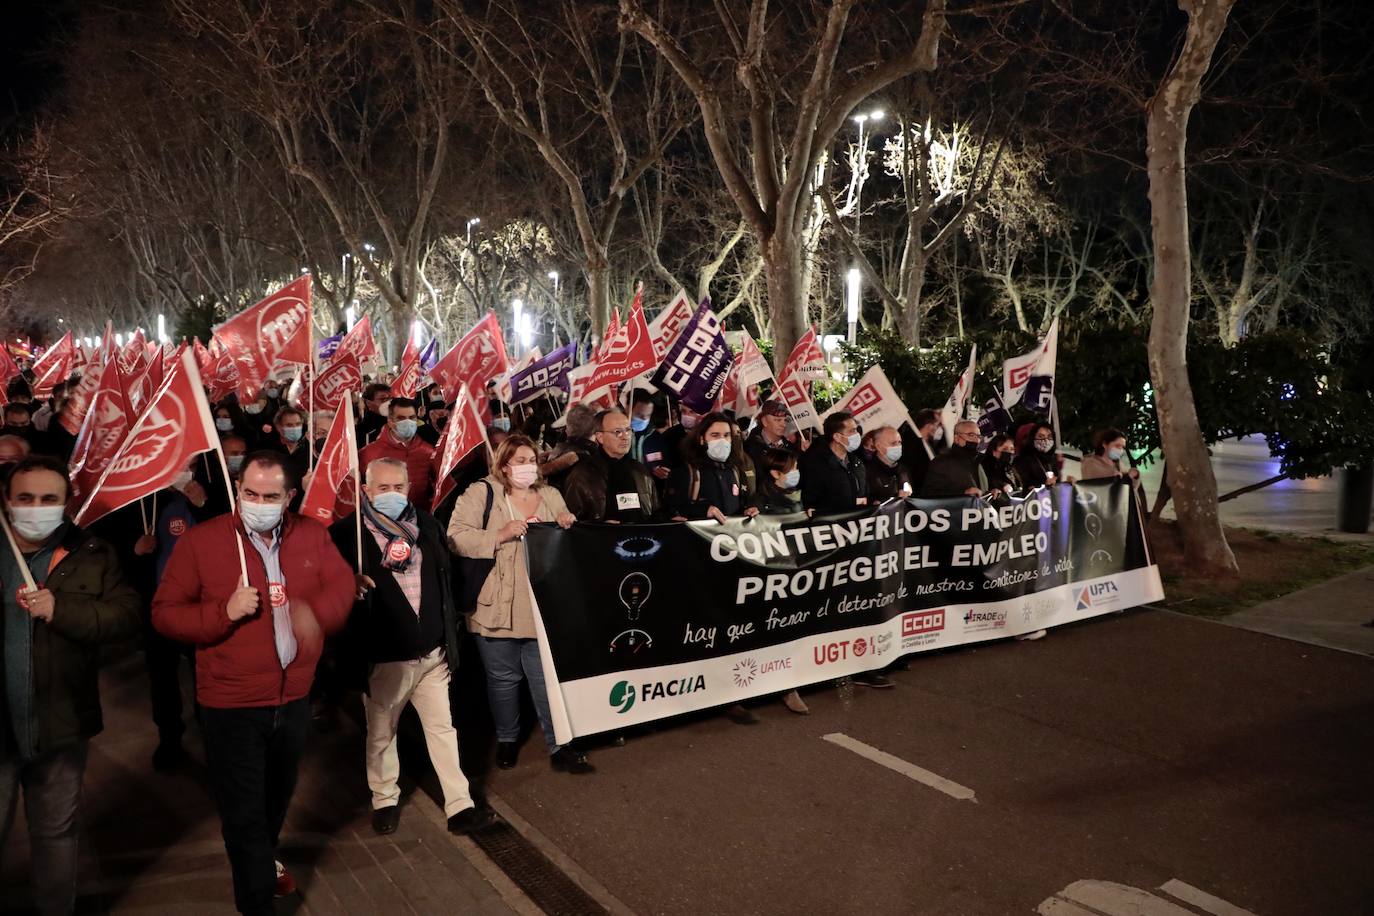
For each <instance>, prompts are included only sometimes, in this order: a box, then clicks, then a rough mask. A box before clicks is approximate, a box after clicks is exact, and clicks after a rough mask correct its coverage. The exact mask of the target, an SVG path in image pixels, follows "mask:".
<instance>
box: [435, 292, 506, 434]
mask: <svg viewBox="0 0 1374 916" xmlns="http://www.w3.org/2000/svg"><path fill="white" fill-rule="evenodd" d="M509 369H510V360H509V358H508V357H507V356H506V341H505V338H503V337H502V336H501V325H500V323H499V322H498V321H497V320H496V313H495V312H487V317H485V318H483V319H482V320H481V321H479V322H477V324H476V326H475V327H473V329H472V330H471V331H468V332H467V333H466V334H464V335H463V339H462V340H460V341H458V342H457V343H456V344H454V345H453V349H452V350H449V351H448V352H447V353H445V354H444V356H443V358H442V359H440V360H439V361H438V362H437V363H435V364H434V368H433V369H430V370H429V375H430V378H432V379H434V381H436V382H438V383H439V387H440V388H441V389H442V390H443V392H444V400H446V401H457V400H458V392H459V391H460V390H463V389H466V390H467V391H469V392H471V393H472V395H473V397H474V399H480V401H481V410H482V414H483V416H485V415H486V412H487V411H486V403H487V401H486V397H485V395H484V393H483V392H484V391H485V390H486V384H487V382H489V381H491V380H492V379H494V378H496V377H497V376H498V375H500V374H501V373H502V372H506V371H509Z"/></svg>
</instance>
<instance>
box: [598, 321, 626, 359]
mask: <svg viewBox="0 0 1374 916" xmlns="http://www.w3.org/2000/svg"><path fill="white" fill-rule="evenodd" d="M619 333H620V309H612V310H611V320H610V321H609V322H607V323H606V333H605V334H604V335H603V336H602V338H601V346H599V347H597V348H596V360H597V362H600V361H601V357H603V356H605V355H606V352H607V350H609V349H610V346H611V341H612V340H614V339H615V335H616V334H619Z"/></svg>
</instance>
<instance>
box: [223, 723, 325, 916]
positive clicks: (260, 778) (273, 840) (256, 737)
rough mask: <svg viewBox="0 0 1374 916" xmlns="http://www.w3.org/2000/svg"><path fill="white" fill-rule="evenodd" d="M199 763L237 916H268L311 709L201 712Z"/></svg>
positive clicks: (271, 909) (271, 910)
mask: <svg viewBox="0 0 1374 916" xmlns="http://www.w3.org/2000/svg"><path fill="white" fill-rule="evenodd" d="M200 716H201V730H202V731H203V732H204V735H205V762H206V764H207V765H208V768H209V771H210V786H211V789H212V791H213V792H214V795H215V805H216V807H218V808H219V819H220V831H221V833H222V834H223V836H224V848H225V851H226V852H228V853H229V868H230V870H231V871H232V872H233V875H234V905H235V906H237V907H238V911H239V912H240V913H252V914H258V913H271V912H273V908H272V898H273V891H274V890H275V889H276V883H277V870H276V864H275V863H276V850H277V841H278V839H279V838H280V835H281V827H282V823H283V822H284V821H285V820H286V807H287V805H288V804H289V803H290V801H291V793H292V791H294V790H295V788H296V771H297V769H298V768H299V766H300V762H301V754H302V752H303V751H304V750H305V735H306V732H307V731H308V729H309V727H310V701H309V700H308V699H307V698H305V697H302V698H301V699H299V700H292V701H291V702H290V703H287V704H285V705H283V706H256V707H252V708H248V709H214V708H211V707H209V706H205V707H202V708H201V711H200Z"/></svg>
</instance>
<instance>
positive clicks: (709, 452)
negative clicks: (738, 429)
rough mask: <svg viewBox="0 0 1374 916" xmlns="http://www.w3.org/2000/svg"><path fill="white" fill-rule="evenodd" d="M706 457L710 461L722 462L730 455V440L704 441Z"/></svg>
mask: <svg viewBox="0 0 1374 916" xmlns="http://www.w3.org/2000/svg"><path fill="white" fill-rule="evenodd" d="M706 457H707V458H710V459H711V460H712V461H720V462H724V461H725V460H726V459H727V458H729V457H730V440H729V439H712V440H711V441H710V442H708V443H706Z"/></svg>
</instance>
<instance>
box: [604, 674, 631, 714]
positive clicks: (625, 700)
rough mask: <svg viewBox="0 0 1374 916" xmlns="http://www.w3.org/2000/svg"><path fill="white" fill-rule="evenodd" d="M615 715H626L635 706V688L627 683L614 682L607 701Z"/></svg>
mask: <svg viewBox="0 0 1374 916" xmlns="http://www.w3.org/2000/svg"><path fill="white" fill-rule="evenodd" d="M608 702H609V703H610V705H611V706H614V707H616V710H615V711H616V712H617V713H622V714H623V713H627V712H629V711H630V708H631V707H632V706H634V705H635V687H634V684H631V683H630V682H629V681H616V683H615V686H614V687H612V688H611V696H610V698H609V700H608Z"/></svg>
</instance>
